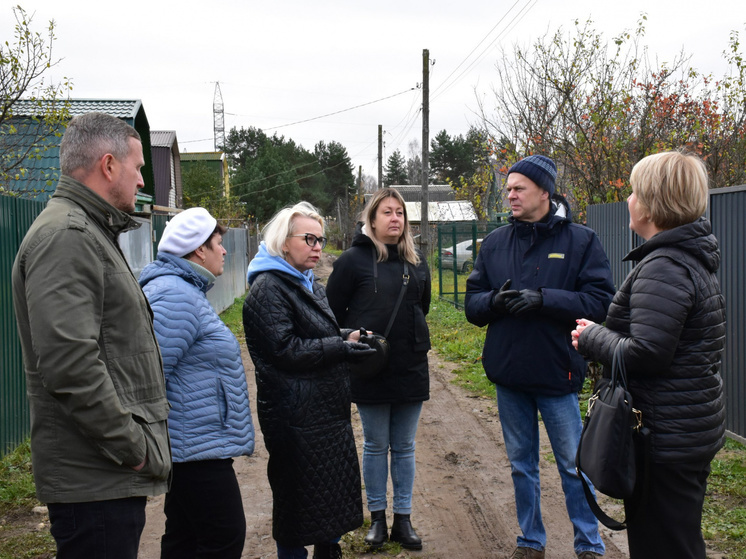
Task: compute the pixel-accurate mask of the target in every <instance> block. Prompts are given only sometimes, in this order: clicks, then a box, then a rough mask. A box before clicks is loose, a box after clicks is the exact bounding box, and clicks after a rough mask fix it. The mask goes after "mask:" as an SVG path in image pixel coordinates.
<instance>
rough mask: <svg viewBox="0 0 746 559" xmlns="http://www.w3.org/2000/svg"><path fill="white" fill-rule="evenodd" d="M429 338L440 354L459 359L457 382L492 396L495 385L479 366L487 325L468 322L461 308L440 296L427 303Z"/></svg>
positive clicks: (456, 370)
mask: <svg viewBox="0 0 746 559" xmlns="http://www.w3.org/2000/svg"><path fill="white" fill-rule="evenodd" d="M427 318H428V326H429V328H430V341H431V343H432V346H433V349H435V351H437V352H438V354H439V355H441V356H442V357H444V358H445V359H447V360H448V361H453V362H456V363H458V367H457V368H456V369H455V370H454V373H456V375H457V379H456V384H458V385H459V386H462V387H464V388H466V389H468V390H470V391H472V392H474V393H476V394H478V395H480V396H485V397H488V398H494V397H495V385H494V384H492V382H490V381H489V379H487V376H486V375H485V374H484V368H483V367H482V348H483V347H484V337H485V334H486V331H487V329H486V328H478V327H476V326H474V325H473V324H469V323H468V322H467V321H466V318H465V317H464V311H462V310H459V309H457V308H455V307H454V306H453V305H452V304H450V303H449V302H447V301H443V300H436V301H435V302H434V303H432V304H431V305H430V313H429V314H428V317H427Z"/></svg>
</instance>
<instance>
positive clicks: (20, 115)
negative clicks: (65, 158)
mask: <svg viewBox="0 0 746 559" xmlns="http://www.w3.org/2000/svg"><path fill="white" fill-rule="evenodd" d="M64 103H65V104H66V105H67V108H68V112H69V117H70V118H71V119H72V118H73V117H75V116H78V115H82V114H85V113H91V112H101V113H106V114H110V115H112V116H115V117H117V118H120V119H122V120H123V121H125V122H126V123H127V124H129V125H130V126H132V127H133V128H134V129H135V130H137V132H138V133H139V134H140V137H141V139H142V148H143V156H144V158H145V165H144V166H143V168H142V177H143V181H144V182H145V187H144V188H143V189H142V190H141V191H140V194H139V195H138V206H144V205H150V204H152V200H153V197H154V196H155V181H154V179H153V160H152V153H151V145H150V125H149V124H148V118H147V116H146V115H145V109H144V108H143V106H142V101H141V100H140V99H69V100H68V101H65V102H64ZM42 113H43V111H42V109H41V108H40V107H39V103H38V102H33V101H27V100H23V99H22V100H20V101H17V102H16V103H14V104H13V116H12V117H11V118H10V119H8V120H7V121H5V122H3V124H2V129H0V150H5V151H7V150H9V149H13V146H18V147H20V146H24V145H25V146H28V145H29V143H31V144H33V147H34V150H33V151H34V153H35V155H34V156H33V157H27V158H26V159H25V161H24V162H23V165H22V167H23V169H24V172H23V173H18V174H17V175H16V176H14V177H11V179H10V180H9V181H8V183H7V184H3V185H0V186H2V187H3V188H4V189H6V190H9V191H11V192H13V193H15V194H16V195H17V196H21V197H23V198H33V199H36V200H42V201H46V200H48V199H49V198H51V196H52V194H53V193H54V191H55V189H56V188H57V181H58V180H59V177H60V141H61V139H62V133H64V126H63V127H62V129H58V128H55V127H44V123H43V122H41V119H42V118H43V115H42ZM68 122H69V121H68ZM11 127H12V128H13V129H14V131H13V132H12V133H11V131H10V129H11ZM40 131H42V132H41V134H40ZM138 209H141V208H138Z"/></svg>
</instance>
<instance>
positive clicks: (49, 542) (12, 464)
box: [0, 440, 57, 559]
mask: <svg viewBox="0 0 746 559" xmlns="http://www.w3.org/2000/svg"><path fill="white" fill-rule="evenodd" d="M40 504H41V503H39V501H38V500H37V499H36V490H35V487H34V478H33V476H32V473H31V445H30V443H29V441H28V440H27V441H26V442H24V443H22V444H21V445H19V446H18V447H17V448H16V449H15V450H13V452H11V453H9V454H6V455H5V456H4V457H3V458H2V460H0V559H46V558H51V557H53V556H54V554H55V552H56V549H57V546H56V545H55V543H54V539H53V538H52V535H51V534H50V533H49V528H48V527H46V526H45V527H43V528H38V524H39V519H38V518H35V517H34V515H33V513H32V509H33V508H34V507H36V506H39V505H40ZM29 525H32V526H34V529H29V528H28V526H29Z"/></svg>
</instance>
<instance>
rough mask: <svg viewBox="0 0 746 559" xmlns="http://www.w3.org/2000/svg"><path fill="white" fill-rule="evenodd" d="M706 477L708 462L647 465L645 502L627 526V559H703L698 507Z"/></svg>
mask: <svg viewBox="0 0 746 559" xmlns="http://www.w3.org/2000/svg"><path fill="white" fill-rule="evenodd" d="M709 475H710V462H709V461H707V462H699V463H685V464H655V463H652V464H650V490H649V493H648V498H647V502H646V503H645V504H644V505H643V506H642V507H641V508H640V509H639V510H638V511H637V513H636V515H635V516H634V518H633V519H632V520H631V521H630V522H629V523H628V528H627V539H628V541H629V556H630V559H645V558H647V557H651V558H655V557H676V559H705V556H706V552H705V541H704V539H703V537H702V505H703V504H704V500H705V491H706V489H707V476H709ZM625 505H626V506H627V507H628V508H629V509H632V510H634V505H633V504H632V503H628V502H625ZM630 512H631V511H630Z"/></svg>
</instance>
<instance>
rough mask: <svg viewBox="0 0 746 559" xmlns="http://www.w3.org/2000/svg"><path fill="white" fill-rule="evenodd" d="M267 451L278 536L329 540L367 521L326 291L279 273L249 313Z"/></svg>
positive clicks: (251, 299) (249, 304)
mask: <svg viewBox="0 0 746 559" xmlns="http://www.w3.org/2000/svg"><path fill="white" fill-rule="evenodd" d="M243 322H244V330H245V332H246V343H247V345H248V348H249V352H250V354H251V359H252V360H253V362H254V365H255V367H256V381H257V413H258V416H259V424H260V426H261V429H262V434H263V435H264V444H265V446H266V447H267V450H268V451H269V465H268V467H267V474H268V477H269V483H270V486H271V487H272V495H273V509H272V516H273V519H272V536H273V537H274V539H275V540H277V541H279V542H281V543H282V544H285V545H289V546H300V545H310V544H313V543H317V542H328V541H330V540H331V539H332V538H336V537H339V536H340V535H342V534H344V533H346V532H349V531H350V530H354V529H355V528H357V527H358V526H360V525H361V524H362V523H363V512H362V496H361V482H360V467H359V465H358V458H357V450H356V448H355V439H354V435H353V432H352V426H351V424H350V383H349V374H348V369H347V365H346V363H345V361H344V359H345V351H344V341H343V339H342V336H341V334H340V329H339V327H338V326H337V323H336V320H335V319H334V315H333V314H332V311H331V309H330V308H329V305H328V303H327V301H326V294H325V292H324V288H323V286H321V284H319V283H318V282H315V283H314V292H313V293H311V292H309V291H308V290H307V289H305V288H303V287H301V286H300V285H299V283H298V280H296V279H294V278H291V277H290V276H287V275H285V274H283V273H281V272H263V273H260V274H258V275H257V276H256V279H254V281H253V283H252V285H251V289H250V290H249V294H248V295H247V297H246V302H245V303H244V307H243Z"/></svg>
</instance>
